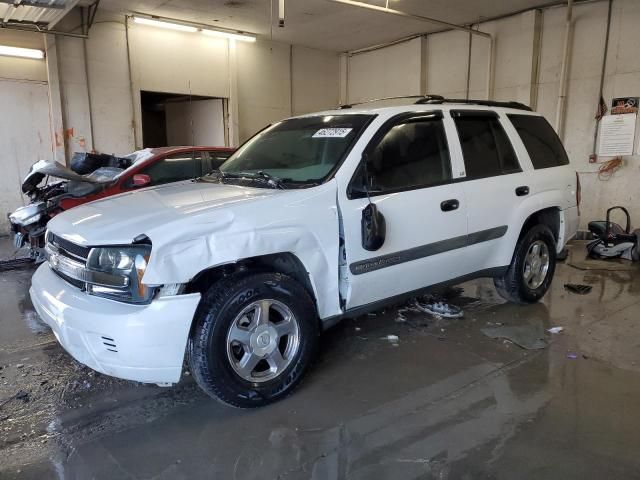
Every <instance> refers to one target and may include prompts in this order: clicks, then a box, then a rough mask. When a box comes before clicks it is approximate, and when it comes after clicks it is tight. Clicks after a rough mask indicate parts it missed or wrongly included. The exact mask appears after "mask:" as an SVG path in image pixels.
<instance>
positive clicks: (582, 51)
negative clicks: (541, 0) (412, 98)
mask: <svg viewBox="0 0 640 480" xmlns="http://www.w3.org/2000/svg"><path fill="white" fill-rule="evenodd" d="M607 9H608V2H607V1H594V2H587V3H578V4H575V5H574V9H573V20H574V33H573V39H572V55H571V58H570V62H569V80H568V98H567V111H566V119H565V131H564V136H563V141H564V144H565V147H566V149H567V152H568V154H569V157H570V159H571V163H572V165H573V166H574V167H575V169H576V171H578V172H579V175H580V180H581V183H582V207H581V211H582V218H581V223H582V224H581V228H582V229H586V224H587V223H588V222H589V221H591V220H594V219H602V218H603V217H604V215H605V211H606V209H607V208H608V207H609V206H612V205H623V206H626V207H628V208H629V209H630V211H631V214H632V217H635V218H636V219H637V220H636V223H635V226H636V227H639V226H640V220H638V219H640V197H639V196H638V195H637V194H636V192H637V189H638V185H639V184H640V155H637V154H634V155H632V156H629V157H625V158H624V166H623V167H622V168H621V169H620V170H619V171H618V172H617V173H615V174H614V175H613V176H612V177H611V178H609V179H608V180H605V179H599V176H598V173H597V171H598V164H592V163H589V156H590V155H591V154H592V153H593V137H594V132H595V128H596V120H595V114H596V108H597V105H598V99H599V85H600V74H601V69H602V61H603V55H604V45H605V33H606V26H607ZM565 17H566V7H554V8H547V9H543V10H540V11H536V10H532V11H528V12H525V13H522V14H518V15H513V16H510V17H506V18H503V19H500V20H496V21H491V22H485V23H480V24H479V25H474V28H478V29H479V30H481V31H483V32H487V33H490V34H492V35H493V36H494V38H495V45H494V55H495V56H494V61H493V69H494V81H493V86H492V89H491V96H490V98H491V99H494V100H516V101H520V102H523V103H525V104H532V105H533V106H534V108H535V109H536V110H537V111H539V112H540V113H542V114H543V115H544V116H545V117H546V118H547V120H549V122H550V123H551V124H552V125H554V126H555V118H556V106H557V104H558V95H559V89H560V71H561V66H562V54H563V44H564V35H565ZM639 24H640V2H638V1H637V0H614V1H613V10H612V20H611V32H610V37H609V55H608V60H607V64H606V70H605V77H604V99H605V101H606V103H607V105H608V106H609V108H610V107H611V100H612V99H613V98H615V97H623V96H640V55H638V52H639V51H640V28H638V25H639ZM470 46H471V56H470V67H469V47H470ZM489 48H490V43H489V41H488V40H487V39H484V38H481V37H478V36H473V37H472V38H471V40H470V36H469V34H467V33H465V32H460V31H447V32H442V33H435V34H430V35H427V36H426V37H422V39H421V38H414V39H411V40H408V41H406V42H403V43H400V44H396V45H393V46H389V47H385V48H382V49H377V50H374V51H370V52H365V53H358V54H351V55H346V59H345V60H343V65H342V68H341V72H342V73H341V75H340V79H341V86H340V90H341V92H343V94H342V96H343V98H342V101H343V102H356V101H361V100H365V99H370V98H380V97H386V96H393V95H418V94H421V93H422V92H428V93H432V94H438V95H444V96H447V97H450V98H467V97H468V98H478V99H486V98H488V97H487V93H488V92H487V87H488V82H487V79H488V69H489V62H488V58H489ZM421 61H422V64H421ZM345 63H346V64H345ZM421 65H423V66H424V67H421ZM423 68H426V74H425V73H424V72H423V71H422V70H423ZM468 72H469V73H470V75H469V76H468V75H467V73H468ZM467 85H468V86H467ZM638 137H640V134H637V136H636V149H635V150H636V152H637V149H638V146H637V144H638V140H639V138H638ZM634 153H635V152H634ZM605 178H606V177H605Z"/></svg>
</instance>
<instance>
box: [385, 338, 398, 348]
mask: <svg viewBox="0 0 640 480" xmlns="http://www.w3.org/2000/svg"><path fill="white" fill-rule="evenodd" d="M382 339H383V340H388V341H389V343H391V344H392V345H394V346H396V347H397V346H398V342H399V341H400V338H399V337H398V336H397V335H387V336H386V337H382Z"/></svg>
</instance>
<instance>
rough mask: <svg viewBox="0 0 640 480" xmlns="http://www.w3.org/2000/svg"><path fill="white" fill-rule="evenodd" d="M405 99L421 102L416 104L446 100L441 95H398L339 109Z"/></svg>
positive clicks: (349, 104) (350, 104) (356, 103)
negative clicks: (425, 101) (424, 101)
mask: <svg viewBox="0 0 640 480" xmlns="http://www.w3.org/2000/svg"><path fill="white" fill-rule="evenodd" d="M405 98H418V99H419V100H418V101H417V102H416V103H420V102H421V101H422V100H445V98H444V97H443V96H441V95H398V96H395V97H382V98H373V99H371V100H364V101H362V102H354V103H348V104H345V105H340V107H338V108H339V109H340V110H343V109H345V108H351V107H354V106H356V105H365V104H367V103H374V102H382V101H384V100H402V99H405Z"/></svg>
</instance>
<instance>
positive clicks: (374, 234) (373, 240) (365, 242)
mask: <svg viewBox="0 0 640 480" xmlns="http://www.w3.org/2000/svg"><path fill="white" fill-rule="evenodd" d="M361 226H362V248H364V249H365V250H368V251H370V252H373V251H375V250H379V249H380V247H382V245H383V244H384V240H385V237H386V235H387V225H386V222H385V220H384V215H382V213H380V212H379V211H378V207H377V206H376V205H375V204H374V203H369V204H368V205H367V206H366V207H364V209H363V210H362V220H361Z"/></svg>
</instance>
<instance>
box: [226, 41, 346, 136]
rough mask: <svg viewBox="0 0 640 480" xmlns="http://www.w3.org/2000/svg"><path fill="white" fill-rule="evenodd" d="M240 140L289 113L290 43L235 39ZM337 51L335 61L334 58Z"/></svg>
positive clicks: (289, 114)
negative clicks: (240, 40) (253, 41)
mask: <svg viewBox="0 0 640 480" xmlns="http://www.w3.org/2000/svg"><path fill="white" fill-rule="evenodd" d="M236 48H237V68H238V122H239V125H240V131H239V134H240V142H243V141H244V140H246V139H247V138H249V137H250V136H251V135H253V134H254V133H256V132H257V131H259V130H261V129H262V128H264V127H265V126H267V125H268V124H270V123H272V122H275V121H277V120H281V119H283V118H285V117H289V116H291V73H290V53H291V52H290V46H289V45H285V44H281V43H268V42H257V43H255V44H249V43H246V42H238V43H237V46H236ZM337 58H338V57H337V55H336V62H337Z"/></svg>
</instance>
